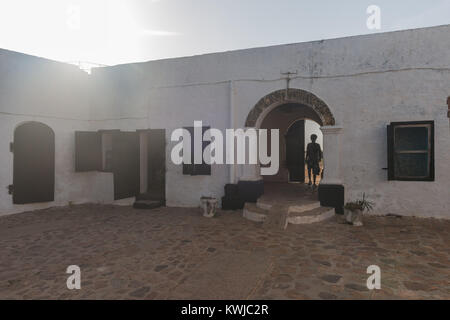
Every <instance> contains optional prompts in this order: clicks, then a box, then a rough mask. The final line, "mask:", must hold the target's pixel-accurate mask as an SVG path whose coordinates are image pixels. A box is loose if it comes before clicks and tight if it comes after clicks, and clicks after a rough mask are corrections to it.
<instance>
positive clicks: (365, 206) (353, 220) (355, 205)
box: [344, 193, 374, 227]
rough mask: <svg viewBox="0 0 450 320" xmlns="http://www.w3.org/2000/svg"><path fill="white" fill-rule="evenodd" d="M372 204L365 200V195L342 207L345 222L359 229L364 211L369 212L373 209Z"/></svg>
mask: <svg viewBox="0 0 450 320" xmlns="http://www.w3.org/2000/svg"><path fill="white" fill-rule="evenodd" d="M373 205H374V203H373V202H371V201H368V200H366V194H365V193H363V197H362V199H360V200H357V201H353V202H347V203H346V204H345V206H344V215H345V220H347V222H348V223H350V224H353V225H354V226H357V227H360V226H362V225H363V223H362V214H363V212H364V211H367V212H370V211H372V209H373Z"/></svg>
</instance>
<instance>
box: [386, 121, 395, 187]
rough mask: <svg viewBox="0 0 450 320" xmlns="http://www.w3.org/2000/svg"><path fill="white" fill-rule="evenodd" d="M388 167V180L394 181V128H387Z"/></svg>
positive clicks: (390, 126) (389, 126)
mask: <svg viewBox="0 0 450 320" xmlns="http://www.w3.org/2000/svg"><path fill="white" fill-rule="evenodd" d="M387 149H388V150H387V165H388V180H394V172H395V168H394V132H393V126H392V125H388V126H387Z"/></svg>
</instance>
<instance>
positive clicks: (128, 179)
mask: <svg viewBox="0 0 450 320" xmlns="http://www.w3.org/2000/svg"><path fill="white" fill-rule="evenodd" d="M111 158H112V159H111V162H112V171H113V174H114V199H115V200H119V199H125V198H130V197H134V196H136V195H138V194H139V181H140V180H139V179H140V178H139V135H138V133H137V132H115V133H113V135H112V157H111Z"/></svg>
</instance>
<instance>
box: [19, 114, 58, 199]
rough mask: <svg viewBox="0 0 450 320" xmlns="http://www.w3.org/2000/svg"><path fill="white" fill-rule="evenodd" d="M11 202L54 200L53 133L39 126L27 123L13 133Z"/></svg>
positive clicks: (43, 126)
mask: <svg viewBox="0 0 450 320" xmlns="http://www.w3.org/2000/svg"><path fill="white" fill-rule="evenodd" d="M13 152H14V167H13V187H12V194H13V203H14V204H26V203H37V202H49V201H54V195H55V134H54V132H53V130H52V129H51V128H50V127H48V126H46V125H45V124H43V123H39V122H27V123H24V124H22V125H20V126H19V127H17V128H16V130H15V131H14V144H13Z"/></svg>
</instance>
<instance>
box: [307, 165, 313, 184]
mask: <svg viewBox="0 0 450 320" xmlns="http://www.w3.org/2000/svg"><path fill="white" fill-rule="evenodd" d="M312 170H313V169H312V167H311V166H310V165H308V185H309V186H310V185H311V171H312Z"/></svg>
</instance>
